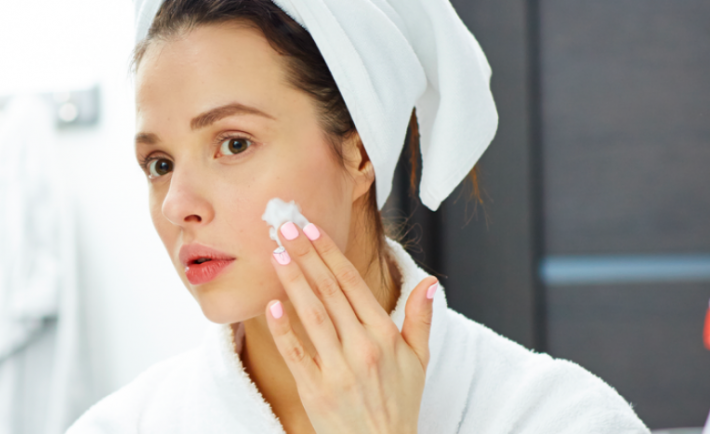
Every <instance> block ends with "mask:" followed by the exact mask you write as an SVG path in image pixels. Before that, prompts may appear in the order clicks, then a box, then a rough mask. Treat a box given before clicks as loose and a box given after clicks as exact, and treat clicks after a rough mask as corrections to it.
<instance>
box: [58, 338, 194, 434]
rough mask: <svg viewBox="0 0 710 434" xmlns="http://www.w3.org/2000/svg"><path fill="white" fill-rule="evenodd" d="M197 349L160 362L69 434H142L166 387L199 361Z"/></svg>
mask: <svg viewBox="0 0 710 434" xmlns="http://www.w3.org/2000/svg"><path fill="white" fill-rule="evenodd" d="M197 358H198V351H197V349H195V350H192V351H188V352H185V353H182V354H180V355H177V356H174V357H171V358H169V359H166V360H163V361H161V362H158V363H156V364H154V365H153V366H151V367H150V368H148V369H147V370H146V371H144V372H143V373H141V374H140V375H139V376H138V377H136V378H135V379H134V380H133V381H131V382H130V383H129V384H127V385H125V386H123V387H122V388H120V389H118V390H117V391H116V392H114V393H112V394H110V395H108V396H107V397H105V398H103V399H102V400H101V401H99V402H98V403H96V404H94V405H93V406H92V407H91V408H90V409H89V410H87V411H86V413H84V414H83V415H82V416H81V417H80V418H79V419H77V420H76V422H74V424H73V425H72V426H71V427H70V428H69V430H68V431H67V433H66V434H93V433H102V434H114V433H121V434H129V433H136V432H138V423H139V420H140V418H141V414H142V413H143V410H144V409H145V408H146V407H147V406H149V404H150V402H151V400H152V398H153V397H154V396H155V394H156V393H158V391H160V390H161V389H164V388H166V387H167V388H170V387H174V386H175V385H176V384H179V383H180V381H172V380H173V379H179V378H180V377H182V375H183V374H184V373H185V372H184V371H185V370H186V369H190V367H191V366H193V365H194V364H195V363H196V362H197Z"/></svg>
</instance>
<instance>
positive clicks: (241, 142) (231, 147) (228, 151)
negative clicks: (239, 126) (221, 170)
mask: <svg viewBox="0 0 710 434" xmlns="http://www.w3.org/2000/svg"><path fill="white" fill-rule="evenodd" d="M251 145H252V142H251V140H249V139H246V138H244V137H229V138H227V139H225V140H224V141H223V142H222V145H221V146H220V148H219V150H220V152H222V154H224V155H234V154H239V153H242V152H244V151H246V150H247V149H248V148H249V147H250V146H251Z"/></svg>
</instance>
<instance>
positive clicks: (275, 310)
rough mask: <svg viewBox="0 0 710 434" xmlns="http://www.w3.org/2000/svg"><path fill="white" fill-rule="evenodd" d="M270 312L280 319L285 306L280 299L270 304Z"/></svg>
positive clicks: (272, 315) (273, 316)
mask: <svg viewBox="0 0 710 434" xmlns="http://www.w3.org/2000/svg"><path fill="white" fill-rule="evenodd" d="M269 313H271V317H272V318H274V319H279V318H281V317H282V316H283V314H284V308H283V305H282V304H281V302H280V301H279V300H276V301H275V302H273V303H270V304H269Z"/></svg>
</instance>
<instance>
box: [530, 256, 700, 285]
mask: <svg viewBox="0 0 710 434" xmlns="http://www.w3.org/2000/svg"><path fill="white" fill-rule="evenodd" d="M540 276H541V278H542V281H543V282H544V283H545V284H546V285H587V284H604V283H633V282H659V281H674V282H679V281H696V282H697V281H708V282H710V255H663V256H658V255H638V256H548V257H546V258H545V259H543V260H542V261H541V263H540Z"/></svg>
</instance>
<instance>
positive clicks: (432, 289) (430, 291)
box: [426, 280, 439, 300]
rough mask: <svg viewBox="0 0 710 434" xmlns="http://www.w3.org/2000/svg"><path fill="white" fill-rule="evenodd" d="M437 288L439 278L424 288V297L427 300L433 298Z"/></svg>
mask: <svg viewBox="0 0 710 434" xmlns="http://www.w3.org/2000/svg"><path fill="white" fill-rule="evenodd" d="M438 289H439V280H436V281H435V282H434V283H433V284H431V285H429V288H427V290H426V298H427V299H429V300H433V299H434V295H435V294H436V291H437V290H438Z"/></svg>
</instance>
